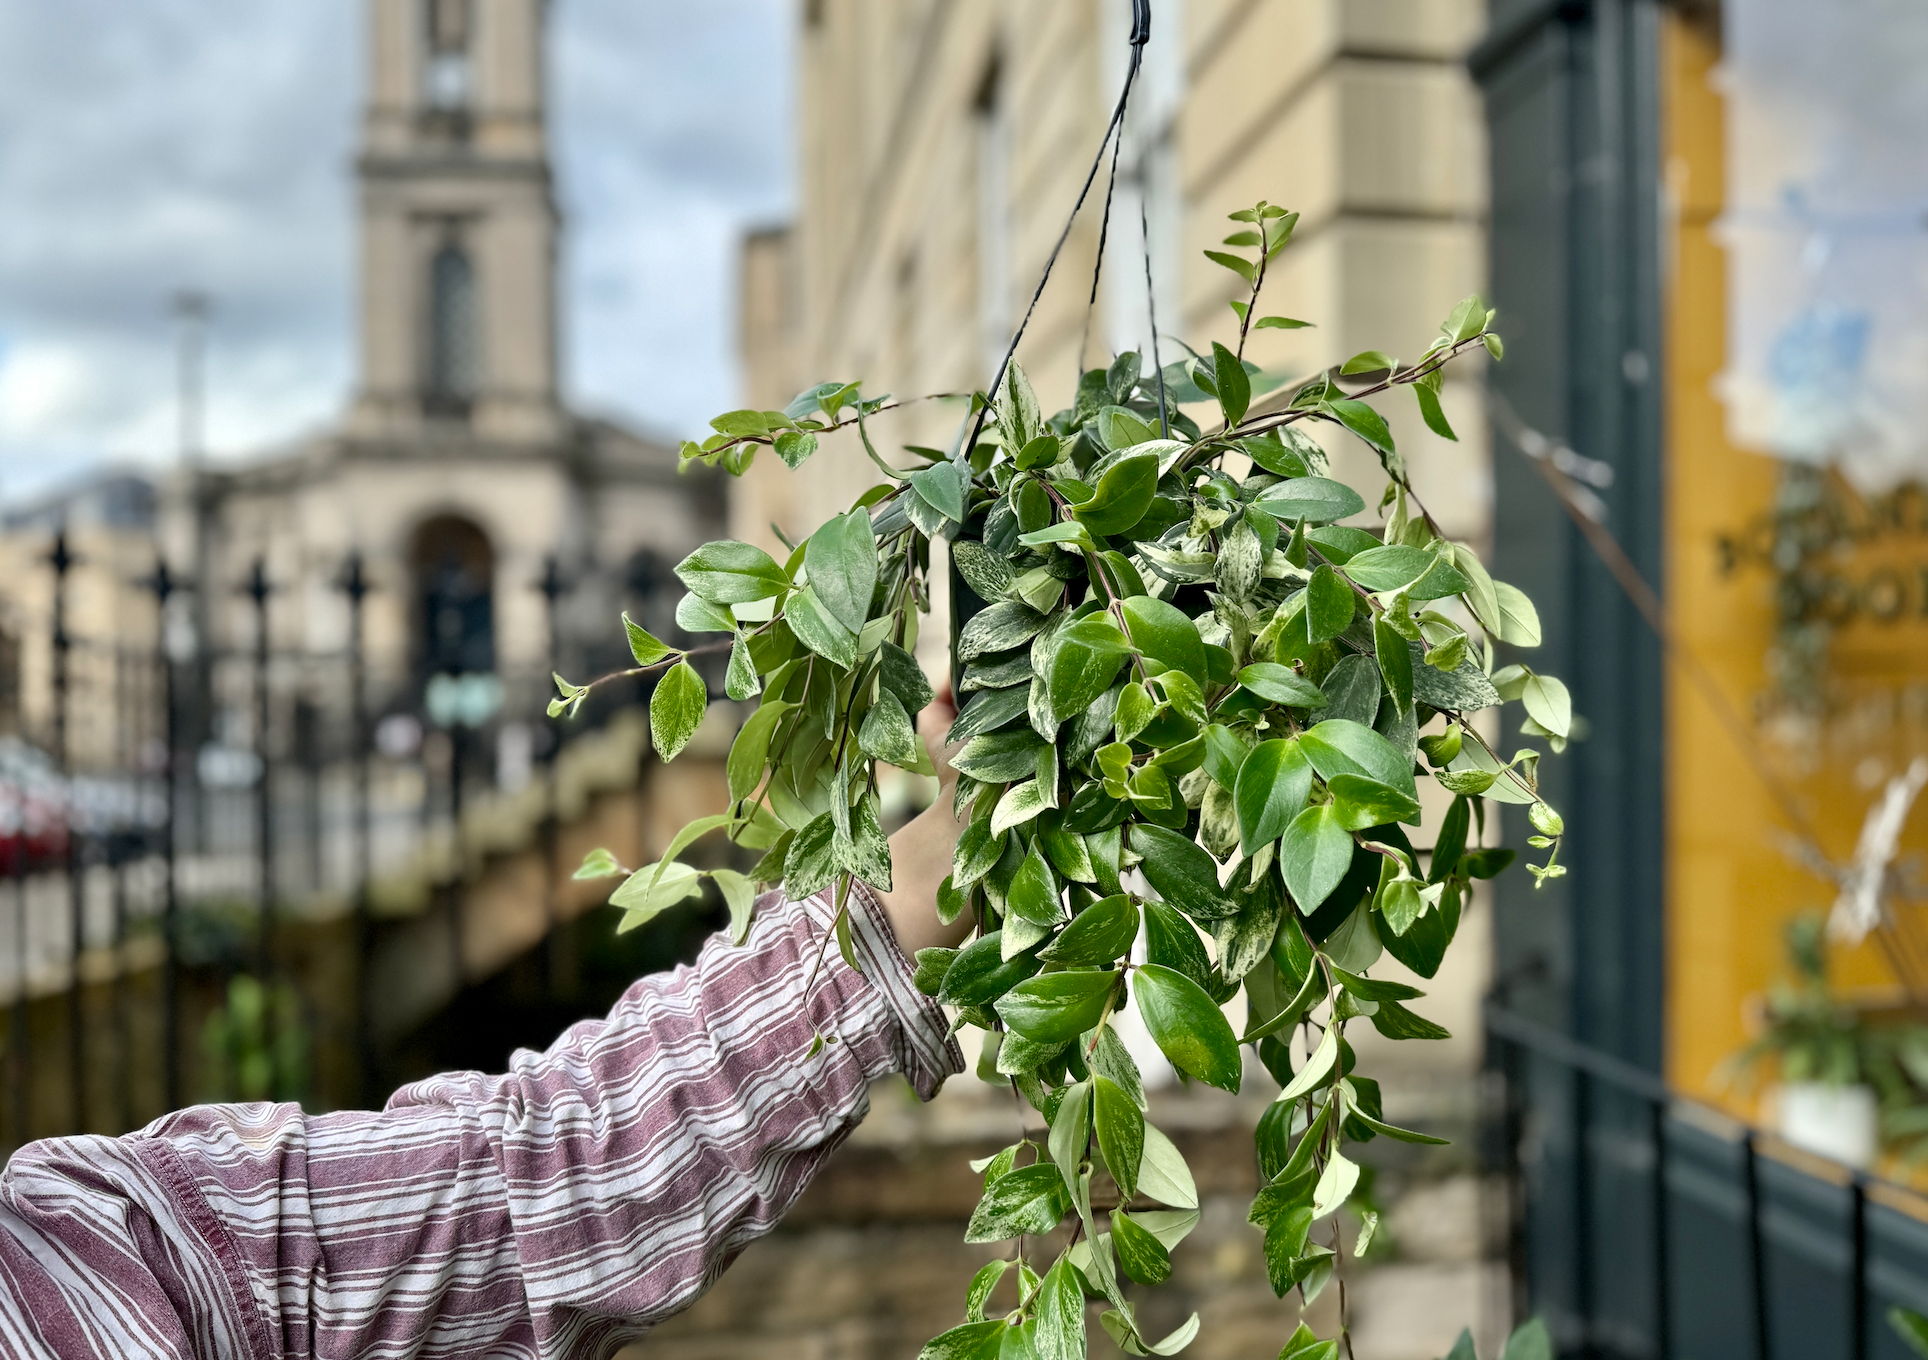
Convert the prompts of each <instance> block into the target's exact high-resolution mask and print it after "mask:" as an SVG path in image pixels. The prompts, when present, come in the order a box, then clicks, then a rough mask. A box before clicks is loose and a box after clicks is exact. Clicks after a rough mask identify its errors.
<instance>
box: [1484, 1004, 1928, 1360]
mask: <svg viewBox="0 0 1928 1360" xmlns="http://www.w3.org/2000/svg"><path fill="white" fill-rule="evenodd" d="M1486 1034H1487V1040H1488V1045H1489V1056H1490V1062H1491V1065H1492V1066H1493V1067H1494V1068H1495V1069H1496V1070H1497V1071H1498V1072H1499V1073H1500V1074H1501V1076H1502V1078H1503V1083H1504V1090H1505V1098H1504V1100H1503V1102H1501V1104H1500V1106H1499V1108H1498V1110H1497V1111H1496V1118H1495V1121H1494V1127H1493V1129H1492V1134H1493V1137H1492V1139H1491V1142H1490V1143H1489V1151H1490V1152H1491V1153H1492V1154H1493V1155H1494V1157H1495V1159H1496V1161H1497V1163H1498V1165H1499V1166H1500V1167H1501V1168H1503V1169H1504V1171H1505V1172H1506V1176H1505V1182H1506V1184H1507V1185H1508V1187H1509V1195H1510V1202H1509V1208H1510V1210H1511V1213H1510V1229H1511V1231H1510V1256H1511V1265H1512V1269H1513V1274H1514V1283H1515V1293H1514V1297H1515V1298H1516V1299H1517V1300H1519V1301H1520V1308H1519V1311H1520V1312H1521V1313H1522V1315H1524V1314H1526V1313H1538V1314H1540V1315H1541V1316H1543V1317H1545V1318H1546V1319H1547V1321H1548V1323H1549V1325H1550V1326H1551V1328H1552V1330H1553V1334H1554V1337H1555V1341H1556V1344H1557V1346H1558V1348H1559V1351H1560V1354H1561V1355H1563V1356H1584V1357H1628V1358H1629V1360H1633V1358H1634V1357H1641V1358H1642V1360H1645V1358H1646V1357H1668V1360H1673V1358H1674V1357H1681V1358H1682V1360H1727V1358H1728V1357H1734V1358H1735V1360H1741V1358H1746V1360H1837V1358H1838V1360H1909V1357H1910V1356H1911V1354H1912V1353H1911V1352H1910V1351H1909V1350H1908V1349H1907V1348H1906V1347H1905V1346H1904V1345H1903V1343H1902V1342H1901V1340H1900V1339H1899V1337H1897V1336H1896V1335H1895V1334H1894V1333H1893V1331H1892V1330H1891V1329H1890V1328H1889V1326H1888V1325H1887V1322H1886V1321H1885V1316H1886V1314H1887V1312H1888V1310H1889V1309H1890V1308H1891V1307H1894V1306H1897V1305H1899V1306H1903V1307H1909V1308H1914V1309H1917V1310H1928V1199H1924V1198H1923V1197H1921V1196H1918V1195H1915V1194H1913V1193H1911V1192H1909V1191H1907V1190H1905V1189H1903V1188H1901V1187H1899V1186H1895V1185H1892V1184H1890V1183H1888V1182H1885V1181H1882V1180H1880V1179H1878V1178H1875V1177H1872V1176H1869V1175H1866V1174H1863V1173H1861V1172H1857V1171H1855V1170H1853V1169H1852V1168H1849V1167H1845V1166H1839V1165H1836V1164H1834V1163H1830V1162H1826V1161H1824V1160H1822V1159H1819V1158H1814V1157H1810V1156H1807V1155H1806V1154H1802V1153H1798V1152H1794V1151H1792V1150H1790V1149H1787V1148H1785V1147H1784V1146H1783V1145H1781V1144H1779V1143H1778V1142H1777V1141H1776V1140H1774V1139H1772V1138H1771V1137H1769V1136H1767V1135H1764V1134H1762V1133H1760V1132H1759V1131H1757V1130H1754V1129H1750V1128H1747V1127H1746V1126H1744V1125H1741V1124H1737V1123H1735V1122H1734V1121H1732V1120H1730V1119H1727V1118H1726V1117H1724V1116H1722V1115H1720V1114H1718V1113H1716V1112H1715V1111H1713V1110H1710V1109H1708V1108H1706V1107H1704V1106H1699V1105H1696V1104H1694V1103H1693V1102H1690V1101H1685V1100H1682V1099H1680V1098H1679V1097H1677V1096H1675V1095H1674V1094H1673V1093H1671V1092H1670V1091H1669V1090H1668V1089H1667V1087H1666V1085H1665V1084H1664V1083H1663V1082H1662V1081H1661V1080H1660V1079H1659V1078H1658V1077H1656V1076H1655V1075H1653V1074H1652V1073H1650V1072H1647V1071H1644V1070H1642V1069H1640V1068H1638V1067H1635V1066H1633V1065H1631V1064H1629V1063H1626V1062H1624V1061H1622V1060H1621V1059H1619V1058H1616V1057H1614V1056H1612V1055H1611V1054H1607V1053H1603V1052H1601V1051H1599V1050H1598V1049H1594V1048H1591V1047H1588V1046H1587V1045H1584V1044H1581V1043H1578V1042H1576V1041H1574V1040H1573V1039H1571V1038H1569V1037H1568V1036H1566V1035H1564V1034H1561V1033H1559V1032H1558V1031H1556V1030H1553V1029H1551V1028H1549V1027H1547V1026H1545V1025H1542V1024H1539V1023H1537V1022H1535V1021H1532V1020H1528V1019H1526V1018H1524V1017H1521V1016H1519V1015H1516V1014H1513V1013H1512V1012H1509V1011H1507V1010H1505V1009H1503V1008H1500V1007H1497V1006H1489V1007H1488V1009H1487V1014H1486Z"/></svg>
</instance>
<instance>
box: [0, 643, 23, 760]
mask: <svg viewBox="0 0 1928 1360" xmlns="http://www.w3.org/2000/svg"><path fill="white" fill-rule="evenodd" d="M20 727H21V712H20V639H19V637H18V636H17V635H15V634H14V633H13V632H12V630H10V629H0V733H7V734H11V735H15V736H17V735H19V733H20Z"/></svg>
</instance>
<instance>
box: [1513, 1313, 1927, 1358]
mask: <svg viewBox="0 0 1928 1360" xmlns="http://www.w3.org/2000/svg"><path fill="white" fill-rule="evenodd" d="M1916 1316H1917V1317H1918V1316H1920V1315H1919V1314H1917V1315H1916ZM1923 1354H1925V1355H1928V1350H1924V1351H1923ZM1500 1360H1553V1337H1552V1336H1551V1335H1550V1334H1549V1333H1548V1332H1547V1330H1546V1323H1544V1322H1542V1321H1541V1320H1540V1319H1539V1318H1528V1319H1527V1320H1526V1321H1525V1322H1522V1323H1521V1324H1520V1325H1519V1326H1518V1327H1517V1328H1515V1329H1514V1331H1513V1335H1511V1336H1509V1337H1507V1338H1506V1349H1505V1350H1503V1351H1501V1352H1500Z"/></svg>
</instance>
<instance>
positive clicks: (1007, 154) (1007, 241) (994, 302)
mask: <svg viewBox="0 0 1928 1360" xmlns="http://www.w3.org/2000/svg"><path fill="white" fill-rule="evenodd" d="M1003 85H1004V81H1003V78H1002V73H1001V72H1000V70H999V67H998V63H997V62H995V61H993V62H992V64H991V68H990V70H989V71H988V72H986V74H985V77H984V83H983V84H982V85H981V86H979V88H978V96H977V107H976V110H975V117H974V119H973V122H974V131H975V137H976V143H977V146H976V153H977V320H978V334H979V338H980V342H981V344H982V346H983V352H984V355H985V368H984V381H985V382H989V381H990V380H991V379H992V377H993V376H995V375H996V373H997V366H998V363H999V361H1000V360H1002V359H1003V358H1004V349H1005V346H1007V345H1008V344H1010V343H1011V328H1012V327H1013V326H1014V325H1016V323H1017V318H1016V317H1015V316H1014V315H1013V314H1012V308H1011V271H1012V264H1011V119H1010V111H1009V110H1008V109H1007V108H1006V104H1007V102H1008V101H1007V100H1006V98H1005V92H1004V89H1003Z"/></svg>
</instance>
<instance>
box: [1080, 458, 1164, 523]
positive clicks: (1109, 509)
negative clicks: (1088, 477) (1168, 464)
mask: <svg viewBox="0 0 1928 1360" xmlns="http://www.w3.org/2000/svg"><path fill="white" fill-rule="evenodd" d="M1157 489H1158V455H1156V454H1152V453H1135V454H1129V455H1127V456H1126V457H1124V458H1121V459H1119V460H1118V461H1117V462H1116V463H1113V464H1112V465H1111V466H1110V467H1108V468H1106V469H1105V471H1104V473H1103V474H1102V475H1101V476H1100V477H1099V478H1098V485H1097V486H1096V487H1095V488H1093V490H1092V493H1091V498H1090V499H1089V500H1087V501H1084V502H1083V503H1082V504H1078V505H1074V506H1073V507H1072V509H1071V513H1072V514H1073V515H1075V516H1077V518H1078V522H1079V523H1080V524H1082V525H1084V527H1085V528H1087V529H1089V530H1090V531H1091V532H1092V533H1094V534H1102V535H1111V534H1122V533H1124V532H1125V531H1126V530H1128V529H1130V528H1131V527H1132V526H1133V525H1134V524H1136V523H1138V521H1139V520H1141V519H1143V518H1144V517H1145V511H1147V510H1149V509H1150V508H1151V499H1152V496H1153V495H1154V494H1155V493H1156V492H1157Z"/></svg>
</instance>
